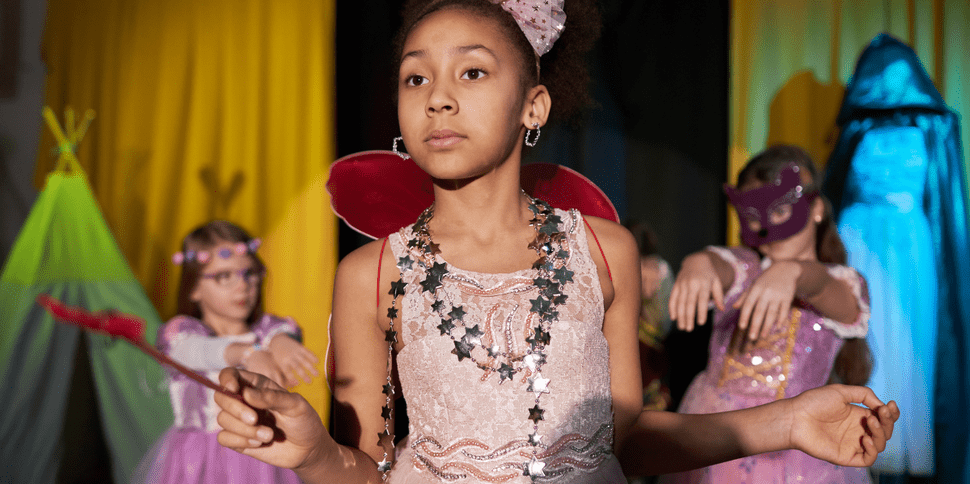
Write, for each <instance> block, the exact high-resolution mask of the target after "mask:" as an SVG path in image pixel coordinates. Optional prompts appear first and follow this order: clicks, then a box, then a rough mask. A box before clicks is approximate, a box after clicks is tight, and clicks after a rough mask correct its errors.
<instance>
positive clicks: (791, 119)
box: [767, 70, 845, 173]
mask: <svg viewBox="0 0 970 484" xmlns="http://www.w3.org/2000/svg"><path fill="white" fill-rule="evenodd" d="M844 95H845V86H843V85H842V84H841V83H839V82H830V83H828V84H823V83H822V82H820V81H819V80H818V79H817V78H816V77H815V73H814V72H812V71H810V70H804V71H799V72H797V73H795V75H793V76H792V77H791V78H790V79H788V81H787V82H785V84H784V85H783V86H782V87H781V89H779V90H778V93H777V94H775V97H774V98H772V100H771V104H770V105H769V111H768V113H769V114H768V142H767V143H768V146H773V145H778V144H795V145H798V146H800V147H802V148H804V149H805V150H806V151H808V153H809V154H811V155H812V160H814V161H815V166H817V167H818V168H819V173H821V172H822V171H823V170H824V168H825V163H826V162H827V161H828V159H829V155H830V154H832V150H833V149H835V142H836V141H837V140H838V138H839V128H838V126H836V125H835V118H836V116H838V114H839V108H840V107H841V106H842V97H843V96H844ZM806 106H811V109H805V107H806Z"/></svg>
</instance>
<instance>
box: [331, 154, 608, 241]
mask: <svg viewBox="0 0 970 484" xmlns="http://www.w3.org/2000/svg"><path fill="white" fill-rule="evenodd" d="M521 182H522V188H523V189H525V191H526V193H528V194H530V195H532V196H533V197H535V198H538V199H541V200H545V201H546V202H549V204H550V205H552V206H553V207H556V208H560V209H564V210H569V209H572V208H575V209H577V210H579V211H580V213H582V214H584V215H592V216H596V217H601V218H605V219H607V220H612V221H614V222H619V220H620V217H619V215H618V214H617V212H616V208H615V207H614V206H613V203H612V202H610V199H609V198H608V197H607V196H606V194H605V193H603V191H602V190H600V189H599V187H597V186H596V185H595V184H593V182H592V181H590V180H589V179H588V178H586V177H585V176H583V175H581V174H580V173H578V172H576V171H575V170H572V169H570V168H567V167H564V166H560V165H556V164H554V163H531V164H528V165H525V166H523V167H522V180H521ZM327 191H328V192H329V193H330V206H331V207H332V208H333V211H334V213H336V214H337V216H338V217H340V218H341V219H343V221H344V222H346V223H347V225H348V226H350V227H351V228H352V229H354V230H356V231H358V232H360V233H362V234H364V235H367V236H369V237H373V238H375V239H379V238H382V237H386V236H388V235H390V234H391V233H393V232H396V231H397V230H398V229H400V228H401V227H404V226H405V225H408V224H411V223H413V222H414V221H415V220H417V218H418V215H420V214H421V212H422V211H423V210H424V209H425V208H428V206H429V205H431V203H432V202H433V201H434V187H433V184H432V182H431V177H429V176H428V175H427V174H426V173H425V172H424V171H422V170H421V168H418V166H417V165H416V164H415V163H414V160H412V159H410V158H408V159H403V158H401V156H399V155H397V154H396V153H394V152H393V151H364V152H360V153H354V154H352V155H347V156H345V157H343V158H341V159H339V160H337V161H335V162H334V163H333V165H331V166H330V176H329V178H328V179H327Z"/></svg>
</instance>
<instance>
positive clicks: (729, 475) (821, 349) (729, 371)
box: [661, 247, 870, 484]
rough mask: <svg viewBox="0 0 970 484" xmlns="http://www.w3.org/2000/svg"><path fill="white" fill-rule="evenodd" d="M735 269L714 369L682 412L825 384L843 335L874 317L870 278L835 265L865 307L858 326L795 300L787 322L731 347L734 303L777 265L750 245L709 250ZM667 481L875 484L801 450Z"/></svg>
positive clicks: (720, 315)
mask: <svg viewBox="0 0 970 484" xmlns="http://www.w3.org/2000/svg"><path fill="white" fill-rule="evenodd" d="M708 250H710V251H712V252H714V253H716V254H717V255H719V256H720V257H721V258H723V259H724V260H725V261H727V262H728V263H730V264H731V266H732V267H733V268H734V282H733V284H732V285H731V287H730V288H728V291H727V292H726V293H725V295H724V306H725V307H726V308H727V309H728V310H727V311H726V312H722V311H715V316H714V321H713V327H712V333H711V342H710V346H709V350H710V353H709V354H710V356H709V359H708V361H707V368H706V369H705V370H704V371H703V372H701V373H700V374H699V375H697V377H695V378H694V381H692V382H691V384H690V386H689V387H688V389H687V393H686V394H685V395H684V399H683V402H682V403H681V405H680V408H679V409H678V412H680V413H689V414H700V413H715V412H724V411H729V410H738V409H743V408H749V407H754V406H757V405H762V404H765V403H769V402H772V401H774V400H777V399H780V398H785V397H793V396H795V395H798V394H799V393H802V392H804V391H805V390H809V389H811V388H816V387H820V386H822V385H825V383H826V382H827V380H828V378H829V374H830V373H831V372H832V365H833V363H834V361H835V356H836V354H838V352H839V349H841V348H842V338H859V337H864V336H865V335H866V331H867V322H868V320H869V296H868V291H867V290H866V285H865V280H864V279H863V278H862V277H861V276H859V274H858V273H856V271H855V270H853V269H851V268H849V267H846V266H841V265H829V266H828V272H829V274H830V275H831V276H832V277H835V278H837V279H841V280H842V281H845V282H846V283H847V284H848V285H849V287H850V288H851V290H852V293H853V295H854V296H855V298H856V300H857V302H858V304H859V308H860V312H859V318H858V319H857V320H856V321H855V322H853V323H852V324H848V325H847V324H842V323H839V322H836V321H834V320H831V319H828V318H825V317H822V316H821V315H819V314H818V313H817V312H815V310H814V308H812V307H811V306H808V305H806V304H804V303H801V302H800V301H798V300H796V301H795V303H794V304H793V306H792V311H791V319H790V320H789V321H788V324H778V325H776V326H775V328H774V329H773V330H772V331H771V332H770V333H769V334H768V335H767V336H766V337H763V338H760V339H759V340H758V341H756V342H754V343H749V346H748V347H746V348H744V349H743V350H742V351H741V352H739V353H735V352H732V351H729V346H730V345H731V339H732V335H733V333H734V329H735V328H736V327H737V323H738V317H739V316H740V311H739V310H737V309H733V308H732V307H731V306H732V305H733V304H734V303H735V301H737V300H738V298H739V297H740V296H741V294H742V293H743V292H744V290H745V289H747V288H748V287H750V286H751V284H752V283H753V282H754V280H755V279H756V278H757V277H758V276H759V275H761V273H762V272H764V270H765V269H766V268H767V267H768V265H770V263H771V261H770V260H769V259H765V260H764V261H760V260H759V258H758V255H757V253H755V252H754V251H752V250H750V249H747V248H743V247H733V248H730V249H729V248H724V247H709V248H708ZM661 482H662V483H668V484H669V483H676V484H688V483H690V484H696V483H743V482H751V483H755V482H756V483H778V484H781V483H796V482H818V483H840V484H849V483H859V484H861V483H868V482H870V479H869V474H868V471H867V469H865V468H860V467H842V466H837V465H835V464H830V463H828V462H825V461H822V460H819V459H816V458H814V457H810V456H809V455H808V454H805V453H803V452H801V451H799V450H785V451H779V452H769V453H765V454H759V455H753V456H749V457H743V458H741V459H735V460H732V461H728V462H724V463H721V464H717V465H713V466H710V467H705V468H702V469H697V470H694V471H689V472H681V473H678V474H671V475H667V476H663V478H662V479H661Z"/></svg>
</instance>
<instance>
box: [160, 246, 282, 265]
mask: <svg viewBox="0 0 970 484" xmlns="http://www.w3.org/2000/svg"><path fill="white" fill-rule="evenodd" d="M262 243H263V242H262V240H260V239H251V240H250V241H249V242H238V243H236V244H234V245H233V246H232V248H231V249H227V248H222V249H219V250H218V251H216V252H211V251H205V250H199V251H195V250H186V251H183V252H176V253H174V254H172V263H173V264H175V265H177V266H180V265H182V264H184V263H186V262H198V263H199V264H206V263H208V262H209V261H210V260H212V259H213V258H214V257H215V256H219V257H220V258H222V259H228V258H230V257H232V256H233V255H243V254H255V253H256V250H257V249H259V246H260V245H262Z"/></svg>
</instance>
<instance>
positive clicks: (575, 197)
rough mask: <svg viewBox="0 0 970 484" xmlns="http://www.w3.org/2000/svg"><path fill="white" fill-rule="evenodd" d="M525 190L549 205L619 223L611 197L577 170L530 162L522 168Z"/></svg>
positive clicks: (552, 164) (522, 181)
mask: <svg viewBox="0 0 970 484" xmlns="http://www.w3.org/2000/svg"><path fill="white" fill-rule="evenodd" d="M521 183H522V188H523V189H524V190H525V191H526V193H528V194H529V195H532V196H533V197H535V198H538V199H540V200H545V201H547V202H549V205H552V206H553V207H556V208H560V209H563V210H569V209H573V208H575V209H576V210H579V213H581V214H583V215H591V216H593V217H599V218H605V219H606V220H612V221H614V222H616V223H619V222H620V215H619V214H618V213H617V212H616V207H614V206H613V202H611V201H610V199H609V197H607V196H606V194H605V193H603V190H600V187H598V186H596V184H594V183H593V182H592V180H590V179H589V178H586V177H585V176H583V175H582V174H580V173H579V172H578V171H576V170H573V169H572V168H568V167H565V166H562V165H557V164H555V163H529V164H528V165H525V166H523V167H522V180H521Z"/></svg>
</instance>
